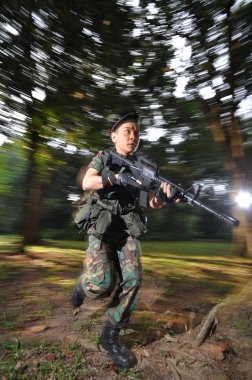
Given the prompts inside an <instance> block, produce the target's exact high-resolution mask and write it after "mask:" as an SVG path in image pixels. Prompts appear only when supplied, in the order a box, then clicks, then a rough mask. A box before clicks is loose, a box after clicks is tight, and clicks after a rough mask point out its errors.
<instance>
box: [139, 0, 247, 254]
mask: <svg viewBox="0 0 252 380" xmlns="http://www.w3.org/2000/svg"><path fill="white" fill-rule="evenodd" d="M141 4H143V6H145V7H148V2H146V1H141ZM149 7H150V5H149ZM151 7H152V18H153V19H154V20H157V16H155V15H159V12H161V15H162V18H164V20H165V19H166V20H167V24H169V25H170V28H171V30H169V33H165V32H164V35H163V37H162V39H163V40H165V38H166V43H165V42H164V41H163V42H162V47H163V48H165V46H167V45H169V44H171V43H173V46H174V48H175V56H174V57H175V59H173V60H171V61H170V62H169V63H170V65H167V69H166V76H168V77H169V78H171V79H173V80H176V81H177V83H178V84H179V83H180V81H183V83H188V85H187V87H186V88H185V89H184V91H180V95H179V96H181V97H184V99H188V100H189V101H191V104H194V105H196V106H197V107H198V105H200V107H201V111H200V113H199V112H198V111H197V110H196V109H195V110H196V113H195V114H194V116H196V115H200V114H201V115H202V114H203V117H202V116H201V117H200V118H199V117H198V119H197V118H196V119H195V117H193V114H191V116H189V115H188V114H187V113H185V114H184V116H186V115H187V119H186V118H183V117H181V118H178V117H174V112H170V114H169V110H170V107H171V108H172V109H173V111H174V110H176V111H175V112H177V111H178V109H179V107H177V106H175V104H178V99H173V98H172V97H169V96H168V97H167V98H166V99H165V100H166V102H167V104H166V106H165V103H162V100H160V99H162V98H161V97H160V98H159V102H160V104H161V105H164V112H163V110H162V116H163V118H164V119H165V121H166V127H168V128H172V129H171V130H170V132H168V136H169V133H170V136H171V137H172V134H174V133H178V136H180V137H181V136H182V138H183V136H184V138H186V137H185V136H187V137H189V140H188V141H187V142H186V149H185V151H186V152H185V153H186V154H185V155H183V156H181V148H182V149H183V145H184V146H185V144H182V145H181V144H179V145H180V147H179V145H178V148H179V150H180V152H179V151H178V149H177V150H176V153H177V157H179V156H180V157H181V158H182V157H183V158H184V161H185V162H187V163H189V162H190V163H192V160H193V159H196V160H197V159H198V158H200V157H202V158H204V155H202V154H201V155H200V153H199V152H200V150H199V149H197V147H196V145H195V144H194V145H192V144H191V142H190V140H191V139H190V135H191V136H193V135H194V136H195V132H196V134H198V138H199V140H197V139H195V138H194V140H195V142H196V140H197V141H198V142H200V143H202V141H203V140H202V137H203V136H202V131H203V129H202V128H203V127H204V128H210V130H211V131H212V134H213V136H214V139H215V142H216V143H217V145H219V144H222V145H223V147H224V149H223V152H225V154H224V156H225V168H226V171H225V173H224V172H223V171H222V175H223V174H225V175H226V176H227V174H228V176H229V177H230V178H232V184H231V197H232V198H234V195H235V194H237V193H238V191H239V190H240V189H243V188H246V187H247V186H248V172H247V171H246V168H247V167H246V165H245V158H246V157H245V150H244V143H245V142H248V141H250V140H251V126H249V125H248V123H246V125H245V123H244V121H243V120H242V116H244V115H242V111H241V109H240V106H241V104H242V101H243V100H244V99H246V98H248V97H249V96H251V91H252V86H251V67H252V65H251V51H252V38H251V33H252V26H251V25H252V23H251V16H252V8H251V1H235V0H225V1H220V0H215V1H207V0H194V1H183V2H182V1H179V0H174V1H171V2H169V4H167V2H164V1H162V0H160V1H153V2H152V5H151ZM164 20H163V21H161V22H162V25H166V23H165V22H164ZM154 22H157V21H152V23H154ZM160 49H161V47H160ZM157 58H158V57H157ZM155 66H156V67H157V66H158V62H157V61H155ZM166 94H167V93H166ZM193 99H194V100H195V102H193ZM181 104H186V103H185V101H182V102H181ZM176 116H177V115H176ZM200 120H201V121H200ZM178 121H179V125H180V127H181V128H180V129H179V128H178V125H177V126H176V124H177V122H178ZM199 121H200V122H201V131H200V129H199V128H198V127H199ZM166 136H167V135H166ZM217 145H216V144H212V143H211V141H209V147H210V146H211V148H212V149H215V148H214V147H217ZM191 147H193V149H191ZM198 148H199V146H198ZM196 149H197V150H196ZM218 149H220V148H218ZM247 151H249V150H247ZM208 153H209V154H210V149H208ZM198 155H199V156H198ZM205 158H206V159H207V157H205ZM209 161H210V160H209V159H208V160H207V162H206V170H203V172H202V174H204V172H205V174H206V173H207V171H208V175H209V174H210V171H211V170H210V169H211V167H212V168H213V166H211V165H210V162H209ZM213 162H214V163H215V164H216V160H214V161H213ZM199 170H202V167H200V168H199ZM217 172H218V173H219V174H220V173H221V171H219V170H217ZM234 214H235V216H237V218H238V219H240V220H241V225H240V227H239V228H237V229H234V230H233V238H234V241H235V242H236V243H238V244H237V245H236V246H237V247H239V249H238V251H239V252H238V253H239V254H243V255H245V254H248V255H252V240H251V239H252V238H251V236H252V234H251V231H252V225H251V223H250V221H249V218H246V214H245V213H244V211H243V212H240V211H239V210H238V209H237V208H236V209H235V210H234ZM247 216H248V215H247Z"/></svg>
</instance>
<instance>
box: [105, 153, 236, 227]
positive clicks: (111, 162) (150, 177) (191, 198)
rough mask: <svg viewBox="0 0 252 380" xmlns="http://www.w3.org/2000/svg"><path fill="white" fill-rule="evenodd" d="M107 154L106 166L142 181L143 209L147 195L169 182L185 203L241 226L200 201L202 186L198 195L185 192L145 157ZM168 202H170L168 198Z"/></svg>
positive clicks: (197, 192)
mask: <svg viewBox="0 0 252 380" xmlns="http://www.w3.org/2000/svg"><path fill="white" fill-rule="evenodd" d="M105 154H106V155H107V159H106V165H108V166H111V167H112V168H113V167H115V166H119V167H121V166H124V167H125V170H126V171H125V173H127V175H128V176H129V177H130V178H131V179H133V180H135V181H136V180H138V181H141V183H142V185H141V188H140V205H141V206H142V207H147V204H146V199H147V197H146V194H147V193H148V192H149V191H150V190H153V191H158V189H159V188H160V185H161V183H162V182H168V183H169V184H170V185H171V187H172V188H173V189H174V190H175V193H176V198H179V199H181V200H182V201H183V202H184V203H187V204H189V205H191V206H197V207H199V208H202V209H204V210H205V211H207V212H209V213H210V214H213V215H215V216H216V217H217V218H218V219H220V220H222V221H224V222H225V223H227V224H229V225H232V226H238V225H239V220H238V219H236V218H234V217H232V216H230V215H227V214H223V213H220V212H219V211H217V210H214V209H212V208H210V207H209V206H208V205H206V204H204V203H202V202H200V201H199V200H198V197H199V195H200V191H201V187H202V186H199V187H198V190H197V191H196V193H190V190H191V188H190V189H188V190H185V189H184V188H183V187H182V186H180V185H177V184H176V183H175V182H173V181H172V180H171V179H168V178H163V177H160V176H159V173H158V167H157V166H156V164H154V163H152V162H151V161H149V160H147V159H145V158H143V157H140V158H139V160H130V159H128V158H126V157H125V156H122V155H120V154H119V153H117V152H115V151H110V152H106V153H105ZM141 193H142V194H141ZM141 199H144V202H142V204H141ZM166 201H167V202H168V201H170V200H169V199H168V198H166ZM144 203H145V204H144Z"/></svg>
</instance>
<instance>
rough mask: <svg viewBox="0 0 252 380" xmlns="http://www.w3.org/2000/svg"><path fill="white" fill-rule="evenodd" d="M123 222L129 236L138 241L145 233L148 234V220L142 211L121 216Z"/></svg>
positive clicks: (134, 211) (133, 211)
mask: <svg viewBox="0 0 252 380" xmlns="http://www.w3.org/2000/svg"><path fill="white" fill-rule="evenodd" d="M120 217H121V218H122V220H123V221H124V223H125V225H126V227H127V229H128V231H129V234H130V235H131V236H132V237H134V238H136V239H138V238H140V237H141V236H142V235H143V234H144V233H145V232H147V220H146V218H145V217H144V216H143V214H142V211H141V210H137V209H135V210H132V211H130V212H129V213H127V214H122V215H120Z"/></svg>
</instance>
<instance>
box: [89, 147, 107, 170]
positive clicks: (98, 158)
mask: <svg viewBox="0 0 252 380" xmlns="http://www.w3.org/2000/svg"><path fill="white" fill-rule="evenodd" d="M102 158H103V152H102V151H100V152H98V153H97V154H96V155H95V156H94V158H93V159H92V161H91V162H90V164H89V165H88V167H87V168H88V169H89V168H93V169H96V170H97V171H98V172H99V173H100V172H101V171H102V169H103V167H104V163H103V159H102Z"/></svg>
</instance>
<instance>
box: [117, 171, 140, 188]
mask: <svg viewBox="0 0 252 380" xmlns="http://www.w3.org/2000/svg"><path fill="white" fill-rule="evenodd" d="M116 184H117V185H119V186H123V187H125V188H127V187H128V188H135V189H136V188H137V189H138V188H140V187H141V185H140V184H139V183H137V182H136V181H135V180H134V179H132V178H131V177H130V176H129V175H128V174H124V173H119V174H118V177H117V180H116Z"/></svg>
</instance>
